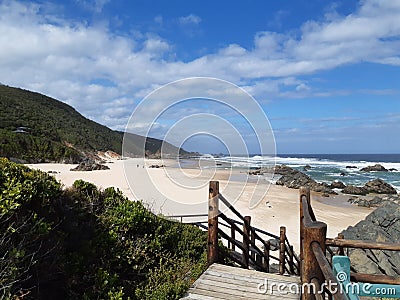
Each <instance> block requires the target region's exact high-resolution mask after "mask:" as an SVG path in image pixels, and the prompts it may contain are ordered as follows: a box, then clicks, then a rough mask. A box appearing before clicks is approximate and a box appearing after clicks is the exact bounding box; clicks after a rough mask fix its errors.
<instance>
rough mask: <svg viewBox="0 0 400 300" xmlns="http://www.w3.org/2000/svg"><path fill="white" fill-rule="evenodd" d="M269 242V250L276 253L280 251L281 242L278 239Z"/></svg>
mask: <svg viewBox="0 0 400 300" xmlns="http://www.w3.org/2000/svg"><path fill="white" fill-rule="evenodd" d="M268 241H269V245H270V248H269V250H271V251H276V250H278V249H279V240H278V239H269V240H268Z"/></svg>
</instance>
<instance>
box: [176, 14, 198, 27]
mask: <svg viewBox="0 0 400 300" xmlns="http://www.w3.org/2000/svg"><path fill="white" fill-rule="evenodd" d="M200 22H201V18H200V17H199V16H196V15H194V14H190V15H187V16H185V17H180V18H179V23H181V24H182V25H188V24H194V25H198V24H200Z"/></svg>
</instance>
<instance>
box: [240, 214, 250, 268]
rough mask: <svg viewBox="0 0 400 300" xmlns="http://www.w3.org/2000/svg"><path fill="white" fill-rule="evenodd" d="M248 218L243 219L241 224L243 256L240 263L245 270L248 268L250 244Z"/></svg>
mask: <svg viewBox="0 0 400 300" xmlns="http://www.w3.org/2000/svg"><path fill="white" fill-rule="evenodd" d="M250 221H251V217H250V216H245V217H244V222H243V255H242V263H243V265H244V267H245V268H248V267H249V243H250V236H249V235H250Z"/></svg>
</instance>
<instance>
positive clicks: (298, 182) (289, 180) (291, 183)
mask: <svg viewBox="0 0 400 300" xmlns="http://www.w3.org/2000/svg"><path fill="white" fill-rule="evenodd" d="M274 171H275V174H279V175H282V177H281V178H279V179H278V180H277V182H276V184H277V185H283V186H286V187H288V188H292V189H299V188H300V187H302V186H304V187H309V188H310V189H311V190H312V191H314V192H321V193H328V194H330V195H336V194H337V193H336V192H335V191H333V190H332V189H331V188H330V187H329V186H328V185H327V184H326V183H318V182H316V181H315V180H314V179H312V178H311V177H310V176H308V175H306V174H304V173H302V172H300V171H298V170H295V169H293V168H290V167H288V166H285V165H281V166H276V167H275V169H274Z"/></svg>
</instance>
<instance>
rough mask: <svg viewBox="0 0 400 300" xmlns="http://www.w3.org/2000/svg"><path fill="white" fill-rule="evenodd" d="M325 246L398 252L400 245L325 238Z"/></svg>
mask: <svg viewBox="0 0 400 300" xmlns="http://www.w3.org/2000/svg"><path fill="white" fill-rule="evenodd" d="M325 245H327V246H334V247H348V248H359V249H374V250H388V251H400V244H391V243H377V242H375V241H365V240H364V241H363V240H345V239H330V238H327V239H326V240H325Z"/></svg>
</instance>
